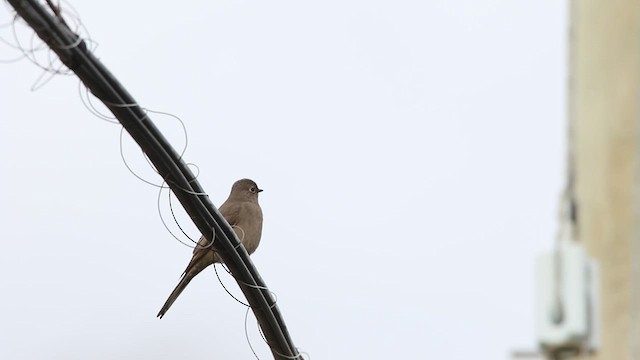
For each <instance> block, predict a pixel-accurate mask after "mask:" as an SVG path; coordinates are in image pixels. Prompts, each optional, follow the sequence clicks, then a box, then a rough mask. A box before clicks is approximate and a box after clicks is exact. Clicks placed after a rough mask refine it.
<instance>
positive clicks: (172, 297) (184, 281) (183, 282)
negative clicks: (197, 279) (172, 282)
mask: <svg viewBox="0 0 640 360" xmlns="http://www.w3.org/2000/svg"><path fill="white" fill-rule="evenodd" d="M194 276H195V274H189V273H185V274H184V275H183V276H182V279H180V282H179V283H178V285H176V288H175V289H173V291H172V292H171V295H169V298H168V299H167V301H165V303H164V305H162V309H160V312H159V313H158V315H157V316H158V317H159V318H160V319H162V317H163V316H164V314H166V312H167V311H168V310H169V308H170V307H171V305H173V302H174V301H176V299H177V298H178V296H180V294H181V293H182V291H183V290H184V289H185V288H186V287H187V285H189V283H190V282H191V280H192V279H193V277H194Z"/></svg>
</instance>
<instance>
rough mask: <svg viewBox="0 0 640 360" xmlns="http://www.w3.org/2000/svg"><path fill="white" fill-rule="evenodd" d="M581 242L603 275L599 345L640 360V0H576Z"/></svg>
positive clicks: (574, 78) (607, 355)
mask: <svg viewBox="0 0 640 360" xmlns="http://www.w3.org/2000/svg"><path fill="white" fill-rule="evenodd" d="M570 13H571V36H570V44H569V46H570V56H569V58H570V61H569V62H570V74H571V75H570V77H571V78H570V81H569V82H570V89H569V97H570V100H569V103H570V111H569V112H570V118H571V119H572V121H573V152H574V157H575V161H576V162H575V181H576V183H575V185H576V197H577V202H578V224H579V225H578V226H579V227H578V230H579V233H578V239H579V241H580V242H582V243H583V244H584V245H585V247H586V250H587V252H588V253H589V254H590V255H591V256H592V257H593V258H594V259H595V260H597V261H598V263H599V265H600V273H601V293H600V316H601V320H602V327H601V347H600V350H599V351H598V352H597V353H595V354H593V355H592V356H591V357H589V359H596V360H638V359H640V236H639V234H640V233H639V231H638V230H640V216H639V211H638V210H639V208H640V206H639V205H640V197H638V184H639V181H638V179H639V175H640V171H639V166H638V161H639V160H638V144H639V136H638V133H639V132H638V130H639V126H638V125H639V121H640V0H600V1H596V0H571V11H570Z"/></svg>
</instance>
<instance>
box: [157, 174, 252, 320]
mask: <svg viewBox="0 0 640 360" xmlns="http://www.w3.org/2000/svg"><path fill="white" fill-rule="evenodd" d="M261 191H262V189H259V188H258V185H256V183H255V182H254V181H253V180H249V179H242V180H238V181H236V182H235V183H234V184H233V187H232V188H231V194H229V198H228V199H227V201H225V202H224V203H223V204H222V205H221V206H220V208H219V209H218V210H219V211H220V213H221V214H222V216H224V218H225V219H226V220H227V222H228V223H229V224H230V225H231V226H232V227H233V230H235V232H236V234H237V235H238V239H240V242H242V245H244V247H245V249H247V252H248V253H249V255H251V254H253V252H254V251H256V249H257V248H258V244H259V243H260V236H261V235H262V209H260V205H259V204H258V193H260V192H261ZM214 241H215V240H214ZM209 245H210V242H209V240H207V239H206V238H205V237H204V236H203V237H201V238H200V240H199V241H198V245H196V247H195V249H193V257H192V258H191V261H190V262H189V265H187V268H186V269H185V271H184V273H182V278H181V279H180V282H179V283H178V285H177V286H176V288H175V289H173V292H172V293H171V295H169V298H168V299H167V301H166V302H165V303H164V306H162V309H161V310H160V312H159V313H158V317H159V318H161V319H162V317H163V316H164V314H165V313H166V312H167V310H169V308H170V307H171V305H172V304H173V302H174V301H176V299H177V298H178V296H180V293H182V291H183V290H184V288H185V287H187V285H189V282H191V279H193V278H194V276H196V275H198V274H199V273H200V272H201V271H202V270H204V269H205V268H206V267H207V266H209V265H211V264H213V263H216V262H221V259H220V257H219V256H218V254H216V253H215V252H214V251H212V250H211V248H210V246H209Z"/></svg>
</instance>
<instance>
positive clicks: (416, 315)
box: [0, 0, 568, 360]
mask: <svg viewBox="0 0 640 360" xmlns="http://www.w3.org/2000/svg"><path fill="white" fill-rule="evenodd" d="M72 4H73V6H74V7H75V8H76V9H77V11H78V12H79V13H80V15H81V18H82V21H83V23H84V24H85V25H86V27H87V28H88V29H89V33H90V35H91V38H92V39H93V40H94V41H95V42H96V43H98V44H99V46H98V48H97V50H96V54H97V56H98V57H99V58H100V59H101V60H102V61H103V62H104V64H105V65H106V66H107V67H108V68H109V69H110V70H111V71H112V72H113V73H114V74H115V75H116V76H117V77H118V79H119V80H120V81H121V82H122V83H123V84H124V86H125V87H126V88H127V89H128V90H129V91H130V92H131V93H132V95H133V96H134V97H135V98H136V99H137V100H138V102H139V103H140V104H141V105H142V106H144V107H147V108H150V109H153V110H156V111H163V112H169V113H172V114H175V115H177V116H179V117H180V118H181V119H182V120H183V121H184V122H185V124H186V127H187V131H188V136H189V144H188V149H187V152H186V154H185V158H186V160H187V161H189V162H193V163H196V164H197V165H198V166H199V168H200V177H199V179H200V181H201V183H202V185H203V186H204V188H205V189H206V190H207V191H208V193H209V194H210V196H211V198H212V200H213V201H214V203H215V204H216V205H220V204H221V202H222V201H224V199H226V197H227V195H228V192H229V190H230V186H231V184H232V183H233V182H234V181H235V180H237V179H239V178H242V177H250V178H252V179H254V180H256V181H257V182H258V184H259V186H260V187H261V188H263V189H265V191H264V192H263V193H262V194H261V197H260V203H261V205H262V208H263V210H264V213H265V225H264V232H263V238H262V243H261V246H260V248H259V249H258V251H257V252H256V254H255V255H254V256H253V257H252V259H253V261H254V262H255V264H256V266H257V267H258V269H259V271H260V272H261V274H262V276H263V278H264V279H265V281H266V282H267V284H268V285H269V286H270V287H271V289H272V290H273V291H274V292H275V293H276V294H277V296H278V303H279V306H280V310H281V311H282V313H283V315H284V317H285V320H286V322H287V325H288V327H289V330H290V332H291V335H292V337H293V339H294V341H295V343H296V345H297V346H298V347H299V348H300V349H301V350H303V351H306V352H308V353H309V354H310V355H311V358H312V359H314V360H318V359H390V358H403V357H411V358H424V359H430V358H433V359H454V360H455V359H460V360H464V359H507V358H508V354H509V351H510V350H512V349H515V348H533V346H534V343H535V339H534V331H533V330H534V329H533V316H532V312H533V261H534V257H535V255H536V254H537V253H538V252H539V251H541V250H544V249H547V248H548V247H550V245H551V243H552V239H553V236H554V234H555V228H556V213H557V211H556V210H557V202H558V195H559V193H560V190H561V186H562V179H563V160H564V130H565V123H564V119H565V109H566V104H565V99H566V96H565V83H566V77H567V72H566V50H565V48H566V37H567V26H568V25H567V16H568V15H567V9H566V4H565V2H564V1H555V0H545V1H502V0H491V1H489V0H487V1H473V0H467V1H462V0H458V1H446V2H445V1H417V0H416V1H408V0H407V1H394V2H390V1H389V2H384V1H376V0H373V1H371V0H369V1H356V0H346V1H345V0H341V1H320V2H300V1H268V2H266V1H248V0H239V1H228V0H223V1H211V2H195V1H192V2H180V3H175V2H165V3H163V2H131V1H123V0H115V1H110V2H108V3H106V2H95V1H88V0H73V1H72ZM10 19H11V14H10V10H9V7H8V5H7V4H6V3H5V4H3V5H2V6H0V22H1V23H3V24H6V23H7V22H9V21H10ZM18 30H19V31H18V32H19V34H21V36H23V38H25V39H29V38H30V37H29V31H28V30H26V29H25V28H24V27H23V26H20V27H18ZM0 35H1V37H2V38H3V39H5V40H8V41H12V39H13V35H12V30H11V27H3V28H0ZM17 55H19V54H18V53H17V52H16V51H15V50H13V49H11V48H9V47H7V46H5V45H3V44H0V60H7V59H12V58H15V57H16V56H17ZM40 55H41V57H42V59H45V60H46V57H47V53H46V52H43V53H41V54H40ZM41 73H42V71H41V70H40V69H39V68H37V67H36V66H35V65H33V64H32V63H30V62H29V61H27V60H22V61H19V62H15V63H3V64H0V79H1V80H0V91H1V96H0V117H1V119H2V120H1V121H0V164H1V166H2V169H3V170H2V173H3V176H2V177H0V186H1V187H2V189H3V190H2V191H1V192H0V215H1V217H0V221H1V223H0V224H1V225H2V226H0V294H2V296H0V308H1V309H2V310H3V313H2V315H1V317H0V318H1V320H0V358H1V359H43V358H47V359H65V360H66V359H88V358H90V359H96V360H101V359H158V360H162V359H250V358H252V357H253V355H252V354H251V351H250V349H249V346H248V345H247V341H246V339H245V335H244V315H245V308H244V307H243V306H242V305H240V304H238V303H236V302H235V301H234V300H233V299H231V298H230V297H229V296H228V295H227V294H226V293H225V291H224V290H223V289H222V288H221V286H220V285H219V283H218V281H217V280H216V277H215V273H214V271H213V268H210V269H207V270H206V271H204V272H203V273H202V274H201V275H199V276H198V277H197V278H196V279H195V280H194V281H193V282H192V283H191V284H190V285H189V287H188V288H187V290H186V291H185V292H184V293H183V294H182V295H181V297H180V298H179V299H178V301H177V302H176V303H175V304H174V306H173V308H171V310H170V311H169V312H168V313H167V316H166V317H165V318H164V319H162V320H159V319H157V318H156V317H155V315H156V313H157V311H158V310H159V308H160V306H161V305H162V304H163V302H164V301H165V299H166V297H167V296H168V295H169V293H170V292H171V290H172V289H173V287H174V286H175V285H176V283H177V281H178V278H179V275H180V274H181V272H182V271H183V270H184V267H185V266H186V264H187V262H188V260H189V259H190V255H191V250H190V249H188V248H186V247H185V246H183V245H181V244H179V243H178V242H177V241H176V240H175V239H173V238H172V237H171V236H170V235H169V234H168V233H167V231H166V230H165V229H164V227H163V226H162V223H161V221H160V219H159V216H158V211H157V207H158V206H157V195H158V190H157V189H156V188H154V187H152V186H150V185H147V184H145V183H143V182H141V181H139V180H138V179H136V178H135V177H134V176H133V175H131V174H130V173H129V171H128V170H127V169H126V167H125V166H124V164H123V163H122V160H121V158H120V153H119V133H120V132H119V130H120V128H119V126H117V125H112V124H109V123H107V122H104V121H102V120H100V119H98V118H96V117H95V116H93V115H91V113H90V112H89V111H88V110H87V109H86V108H85V107H84V106H83V104H82V102H81V100H80V95H79V94H78V80H77V79H76V78H75V77H72V76H57V77H55V78H53V79H52V80H51V81H50V82H48V83H46V84H44V85H43V86H41V87H40V88H39V89H38V90H37V91H35V92H32V91H30V88H31V87H32V86H33V85H34V84H35V83H36V82H37V79H38V77H39V76H40V75H41ZM152 118H153V120H154V121H155V122H156V123H157V124H158V126H160V127H161V129H162V130H163V131H165V132H166V135H167V136H168V137H169V138H170V139H171V140H172V142H173V143H174V145H175V146H176V147H177V148H181V147H182V146H184V140H183V137H182V136H181V132H180V129H181V128H180V125H179V124H178V122H177V121H175V120H174V119H172V118H170V117H168V116H162V115H154V116H153V117H152ZM125 140H126V141H125V146H124V151H125V156H126V157H127V159H128V160H129V161H130V162H131V164H132V166H133V167H134V168H135V169H136V171H138V172H139V173H141V174H143V176H145V177H146V178H148V179H150V180H152V181H154V182H159V179H158V177H157V176H155V177H154V176H153V175H152V173H151V171H150V170H149V169H148V166H146V163H145V162H144V160H142V158H141V157H140V156H139V151H137V150H136V148H135V145H133V144H132V142H131V140H130V139H129V138H128V137H126V139H125ZM165 195H166V193H165ZM162 209H163V212H165V213H167V211H168V210H167V202H166V197H165V198H164V199H163V201H162ZM180 218H181V219H182V220H183V221H182V224H184V225H185V226H186V227H187V228H188V229H190V232H191V234H192V236H194V237H197V236H198V234H197V233H196V231H195V230H194V229H195V228H194V227H193V226H191V225H190V223H189V222H188V221H187V220H186V218H185V217H184V216H181V217H180ZM173 228H175V226H174V227H173ZM223 278H224V279H225V283H226V284H228V287H229V288H230V289H231V290H232V291H233V292H234V293H235V294H239V293H240V291H239V290H238V288H237V286H236V285H235V284H233V283H232V280H231V279H230V278H229V276H226V275H225V276H224V277H223ZM251 319H252V318H251ZM249 332H250V337H251V340H252V343H253V344H254V346H255V347H256V349H257V352H258V354H259V355H260V357H261V359H269V358H270V357H271V355H270V352H269V351H268V348H267V347H266V345H265V344H264V343H263V342H262V340H261V339H260V336H259V334H258V333H257V330H256V326H255V321H254V320H250V321H249Z"/></svg>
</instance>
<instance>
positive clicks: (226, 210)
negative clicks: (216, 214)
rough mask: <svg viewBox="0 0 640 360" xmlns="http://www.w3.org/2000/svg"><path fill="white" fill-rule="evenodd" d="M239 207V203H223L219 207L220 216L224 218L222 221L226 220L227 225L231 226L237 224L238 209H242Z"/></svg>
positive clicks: (238, 217)
mask: <svg viewBox="0 0 640 360" xmlns="http://www.w3.org/2000/svg"><path fill="white" fill-rule="evenodd" d="M241 205H242V203H241V202H239V201H225V203H224V204H222V205H221V206H220V209H219V210H220V214H222V216H224V219H225V220H227V222H228V223H229V225H231V226H233V225H236V224H238V220H239V219H240V209H241V208H242V206H241Z"/></svg>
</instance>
